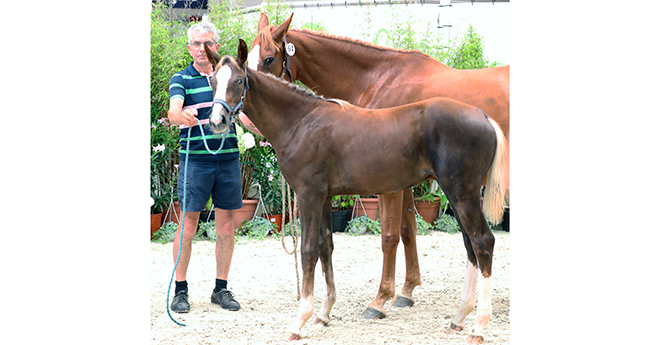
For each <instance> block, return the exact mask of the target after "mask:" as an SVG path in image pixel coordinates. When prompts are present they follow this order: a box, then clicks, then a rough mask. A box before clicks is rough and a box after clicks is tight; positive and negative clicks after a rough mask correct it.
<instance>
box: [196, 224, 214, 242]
mask: <svg viewBox="0 0 660 345" xmlns="http://www.w3.org/2000/svg"><path fill="white" fill-rule="evenodd" d="M204 237H206V238H207V239H208V240H209V241H211V242H215V241H217V240H218V233H217V232H216V231H215V220H212V221H209V222H200V223H199V226H198V228H197V233H196V234H195V238H194V240H201V239H204Z"/></svg>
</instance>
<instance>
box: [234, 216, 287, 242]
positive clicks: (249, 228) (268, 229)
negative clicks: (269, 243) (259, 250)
mask: <svg viewBox="0 0 660 345" xmlns="http://www.w3.org/2000/svg"><path fill="white" fill-rule="evenodd" d="M276 232H278V230H277V228H276V225H275V224H274V223H273V222H271V221H269V220H268V219H266V218H263V217H254V218H253V219H251V220H248V221H247V222H245V223H244V224H243V225H242V226H241V228H240V229H236V233H237V234H239V235H245V236H247V238H248V241H251V240H253V239H256V240H259V241H263V239H264V238H266V236H267V235H268V234H269V233H273V234H275V233H276Z"/></svg>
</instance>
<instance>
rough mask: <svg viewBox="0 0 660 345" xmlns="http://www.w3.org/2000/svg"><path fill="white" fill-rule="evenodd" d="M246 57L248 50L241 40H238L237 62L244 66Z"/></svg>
mask: <svg viewBox="0 0 660 345" xmlns="http://www.w3.org/2000/svg"><path fill="white" fill-rule="evenodd" d="M247 56H248V48H247V44H246V43H245V41H243V40H242V39H240V38H239V39H238V61H239V62H240V63H241V65H245V61H247Z"/></svg>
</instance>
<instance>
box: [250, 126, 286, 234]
mask: <svg viewBox="0 0 660 345" xmlns="http://www.w3.org/2000/svg"><path fill="white" fill-rule="evenodd" d="M252 151H253V152H252V154H253V155H254V162H253V163H252V177H251V178H252V181H253V184H256V185H257V191H258V197H260V198H261V199H262V200H263V204H264V208H265V209H263V210H260V209H257V211H256V212H257V213H259V212H261V213H266V215H267V216H268V218H267V219H268V220H269V221H271V222H273V223H274V224H275V225H276V227H277V230H276V231H278V232H279V231H280V229H282V222H283V219H282V218H283V216H282V198H283V197H282V183H283V181H284V177H283V176H282V172H281V171H280V167H279V164H278V163H277V155H276V153H275V150H274V149H273V146H272V145H271V144H270V143H269V142H268V141H267V140H266V139H265V138H264V137H261V136H258V135H257V143H256V144H255V146H254V149H252ZM287 204H288V203H287Z"/></svg>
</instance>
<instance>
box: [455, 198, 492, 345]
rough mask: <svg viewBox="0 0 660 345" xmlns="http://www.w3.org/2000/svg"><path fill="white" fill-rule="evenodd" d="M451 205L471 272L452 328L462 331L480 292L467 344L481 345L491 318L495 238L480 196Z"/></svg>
mask: <svg viewBox="0 0 660 345" xmlns="http://www.w3.org/2000/svg"><path fill="white" fill-rule="evenodd" d="M473 194H474V193H473ZM477 195H478V194H477ZM452 205H453V207H454V211H455V214H456V215H457V219H458V220H459V224H460V226H461V230H462V232H463V240H464V242H465V249H466V251H467V253H468V268H467V272H466V277H465V280H466V281H465V286H464V290H463V295H462V297H461V306H460V307H459V310H458V312H457V313H456V316H454V319H453V320H452V324H451V328H452V329H455V330H461V329H463V327H465V317H467V315H468V314H469V313H470V311H471V310H472V309H474V298H475V294H476V293H477V291H478V293H479V298H478V305H477V317H476V322H475V326H474V329H473V330H472V332H471V334H470V337H469V338H468V340H469V342H470V343H474V344H480V343H483V341H484V336H483V330H484V328H485V327H486V325H487V324H488V321H490V317H491V315H492V301H491V283H490V279H491V275H492V262H493V248H494V247H495V236H494V235H493V233H492V232H491V231H490V228H489V227H488V223H487V222H486V219H485V218H484V216H483V213H482V211H481V207H480V203H479V198H478V196H475V197H473V196H472V195H469V196H468V197H467V198H465V199H463V200H457V201H456V202H453V203H452ZM477 268H478V269H479V271H480V272H479V271H478V270H477ZM479 273H481V274H479ZM477 281H478V284H477ZM477 287H479V289H478V290H477Z"/></svg>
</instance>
